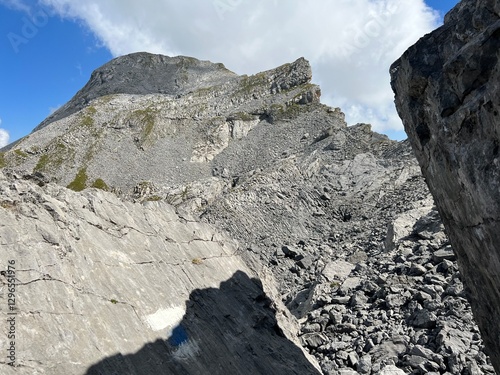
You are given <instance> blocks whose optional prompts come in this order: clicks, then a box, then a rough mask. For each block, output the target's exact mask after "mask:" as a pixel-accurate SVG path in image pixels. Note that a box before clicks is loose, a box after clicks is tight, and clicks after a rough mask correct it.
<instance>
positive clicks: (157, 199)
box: [146, 195, 162, 202]
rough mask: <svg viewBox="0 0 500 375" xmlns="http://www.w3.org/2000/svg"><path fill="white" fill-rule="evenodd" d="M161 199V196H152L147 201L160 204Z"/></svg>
mask: <svg viewBox="0 0 500 375" xmlns="http://www.w3.org/2000/svg"><path fill="white" fill-rule="evenodd" d="M161 199H162V198H161V197H160V196H159V195H151V196H150V197H147V198H146V200H147V201H151V202H158V201H161Z"/></svg>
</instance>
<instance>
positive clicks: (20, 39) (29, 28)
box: [7, 10, 49, 53]
mask: <svg viewBox="0 0 500 375" xmlns="http://www.w3.org/2000/svg"><path fill="white" fill-rule="evenodd" d="M21 21H22V25H21V29H20V30H19V32H18V33H15V32H10V33H8V34H7V39H9V42H10V45H11V46H12V49H13V50H14V52H15V53H19V51H20V47H21V46H22V45H25V44H27V43H28V42H29V41H30V40H31V39H33V38H34V37H35V36H36V35H37V34H38V32H39V30H40V29H41V28H42V27H44V26H46V25H47V24H48V23H49V15H48V14H47V13H46V12H45V11H43V10H40V11H38V12H36V13H33V14H32V15H31V16H29V17H26V16H25V17H22V18H21Z"/></svg>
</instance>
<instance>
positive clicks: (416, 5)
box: [42, 0, 439, 131]
mask: <svg viewBox="0 0 500 375" xmlns="http://www.w3.org/2000/svg"><path fill="white" fill-rule="evenodd" d="M42 2H43V3H44V4H45V5H49V6H51V7H52V8H53V9H54V10H55V11H56V12H57V13H58V14H60V15H61V16H63V17H68V18H74V19H78V20H81V21H83V22H84V24H86V25H87V26H88V27H89V28H90V29H91V30H92V31H93V32H94V33H95V34H96V35H97V36H98V38H99V39H100V40H101V41H102V43H103V44H104V45H105V46H107V47H108V48H109V50H110V51H111V53H112V54H113V55H115V56H118V55H123V54H127V53H131V52H136V51H148V52H153V53H162V54H166V55H178V54H182V55H188V56H193V57H197V58H199V59H204V60H210V61H213V62H222V63H224V64H225V65H226V67H228V68H229V69H231V70H233V71H235V72H237V73H240V74H243V73H245V74H250V73H256V72H259V71H261V70H265V69H270V68H273V67H275V66H278V65H280V64H283V63H285V62H291V61H293V60H295V59H296V58H298V57H300V56H304V57H305V58H307V59H308V60H309V61H310V62H311V64H312V65H313V74H314V78H313V80H314V82H316V83H319V84H320V85H321V88H322V92H323V101H324V102H325V103H327V104H329V105H332V106H340V107H341V108H342V109H343V110H344V111H345V112H346V115H347V119H348V121H349V122H350V123H356V122H371V123H372V124H373V127H374V129H376V130H379V131H388V130H390V129H401V128H402V125H401V122H400V120H399V118H398V117H397V115H396V112H395V109H394V105H393V94H392V91H391V89H390V84H389V80H390V78H389V73H388V70H389V66H390V64H391V63H392V62H393V61H394V60H395V59H397V58H398V57H399V56H400V55H401V54H402V53H403V52H404V50H405V49H406V48H408V47H409V46H410V45H411V44H413V43H414V42H416V41H417V40H418V38H419V37H421V36H422V35H424V34H425V33H427V32H429V31H431V30H432V29H434V28H435V27H436V26H437V25H438V22H439V15H438V14H437V13H436V12H434V11H432V10H431V9H430V8H428V7H427V6H426V5H425V3H424V1H423V0H337V1H330V0H316V1H303V0H274V1H269V0H210V1H208V0H190V1H178V0H163V1H157V0H142V1H140V2H138V1H135V0H107V1H101V0H87V1H85V2H83V1H77V0H42Z"/></svg>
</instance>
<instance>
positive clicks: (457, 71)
mask: <svg viewBox="0 0 500 375" xmlns="http://www.w3.org/2000/svg"><path fill="white" fill-rule="evenodd" d="M499 51H500V3H499V2H498V1H476V0H464V1H462V2H461V3H460V4H459V5H457V7H456V8H455V9H454V10H453V11H451V12H450V13H449V14H448V15H447V17H446V19H445V24H444V26H442V27H441V28H440V29H438V30H436V31H435V32H433V33H431V34H430V35H427V36H426V37H424V38H422V39H421V40H420V41H419V42H418V43H417V44H416V45H415V46H413V47H411V48H410V49H409V50H408V51H407V52H406V53H405V54H404V55H403V56H402V57H401V59H400V60H398V61H397V62H396V63H395V64H394V65H393V66H392V68H391V71H392V77H393V87H394V90H395V92H396V104H397V107H398V110H399V113H400V115H401V117H402V118H403V119H404V123H405V128H406V131H407V133H408V134H409V136H410V140H411V143H412V146H413V149H414V150H415V154H416V156H417V158H418V160H419V162H420V165H421V166H422V172H423V174H424V176H425V177H426V179H427V182H428V184H429V188H430V190H431V192H432V194H433V196H434V197H435V199H436V204H437V207H438V209H439V212H440V213H441V216H442V218H443V222H444V224H445V226H446V229H447V232H448V234H449V236H450V240H451V244H452V246H453V248H454V250H455V251H456V253H457V255H458V262H459V266H460V271H461V273H462V275H463V277H464V281H465V286H466V291H467V296H468V298H469V300H470V302H471V304H472V308H473V311H474V316H475V317H476V319H477V321H478V323H479V327H480V328H481V332H482V333H483V337H484V340H485V343H486V347H487V349H488V350H489V351H490V353H491V358H492V360H493V362H494V364H495V367H496V369H497V371H500V324H499V323H498V320H497V319H496V318H494V317H497V316H500V273H499V269H500V224H499V221H500V194H499V192H500V190H499V181H500V159H499V144H500V126H499V117H498V114H499V111H500V101H499V97H500V89H499V79H500V75H499V67H500V55H499Z"/></svg>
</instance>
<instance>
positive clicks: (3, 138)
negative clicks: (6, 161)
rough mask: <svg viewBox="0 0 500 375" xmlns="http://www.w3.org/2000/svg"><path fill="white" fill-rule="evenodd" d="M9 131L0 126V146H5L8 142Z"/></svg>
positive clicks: (0, 120) (0, 121)
mask: <svg viewBox="0 0 500 375" xmlns="http://www.w3.org/2000/svg"><path fill="white" fill-rule="evenodd" d="M0 125H2V119H1V118H0ZM9 138H10V136H9V133H8V132H7V130H5V129H2V128H0V148H2V147H3V146H7V145H8V144H9Z"/></svg>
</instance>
